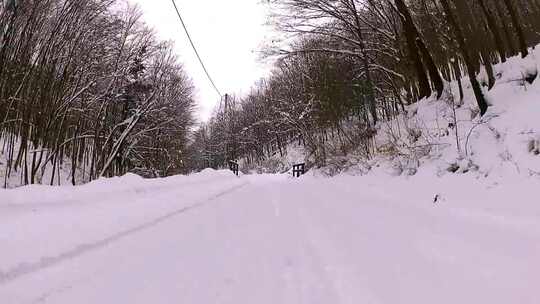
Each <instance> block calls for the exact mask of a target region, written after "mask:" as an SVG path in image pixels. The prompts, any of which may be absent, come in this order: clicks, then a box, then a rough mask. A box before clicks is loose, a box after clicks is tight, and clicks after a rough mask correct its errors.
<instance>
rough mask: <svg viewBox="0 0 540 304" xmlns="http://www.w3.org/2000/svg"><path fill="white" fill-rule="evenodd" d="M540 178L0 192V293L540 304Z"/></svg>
mask: <svg viewBox="0 0 540 304" xmlns="http://www.w3.org/2000/svg"><path fill="white" fill-rule="evenodd" d="M538 186H540V184H539V183H538V181H537V180H535V179H531V178H526V177H521V178H520V179H517V178H516V179H514V181H513V182H512V183H510V182H508V183H505V184H504V185H501V184H498V185H496V184H490V185H486V183H485V181H482V180H478V179H476V178H475V177H474V176H473V175H447V176H443V177H440V178H433V177H432V175H423V174H422V173H421V172H420V173H419V174H417V175H415V176H412V177H409V178H408V179H404V178H402V177H389V176H388V174H387V173H385V172H383V171H379V172H378V173H376V172H374V173H372V174H371V175H368V176H362V177H352V176H346V175H343V176H340V177H335V178H321V177H315V176H304V177H303V178H301V179H292V178H289V177H287V176H286V175H245V176H242V177H240V178H238V177H236V176H234V175H232V174H231V173H230V172H223V171H212V170H206V171H204V172H202V173H199V174H196V175H191V176H187V177H171V178H167V179H156V180H143V179H140V178H138V177H135V176H125V177H122V178H115V179H108V180H99V181H96V182H93V183H91V184H89V185H85V186H80V187H56V188H53V187H42V186H31V187H24V188H20V189H15V190H0V248H1V250H0V302H1V303H2V304H19V303H54V304H64V303H66V304H67V303H69V304H72V303H78V304H84V303H103V304H106V303H111V304H112V303H155V304H160V303H231V304H233V303H234V304H244V303H245V304H247V303H250V304H251V303H268V304H281V303H291V304H302V303H304V304H313V303H321V304H322V303H325V304H326V303H351V304H353V303H354V304H357V303H388V304H396V303H414V304H421V303H449V304H450V303H451V304H455V303H490V304H497V303H501V304H503V303H504V304H507V303H521V304H536V303H539V301H540V294H539V293H538V290H537V289H538V288H537V285H538V284H537V282H539V281H540V272H539V271H538V269H540V259H538V257H539V256H540V204H539V202H538V200H537V199H536V197H535V195H534V194H535V191H536V189H538Z"/></svg>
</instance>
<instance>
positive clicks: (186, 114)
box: [0, 0, 195, 186]
mask: <svg viewBox="0 0 540 304" xmlns="http://www.w3.org/2000/svg"><path fill="white" fill-rule="evenodd" d="M141 17H142V14H141V12H140V11H139V10H138V9H137V8H136V7H134V6H131V5H126V3H125V2H122V1H116V0H87V1H86V0H85V1H74V0H18V1H15V0H10V1H4V2H3V6H2V10H1V14H0V29H2V32H1V34H0V155H1V154H4V155H5V163H1V160H0V169H1V170H2V171H3V172H2V173H3V180H2V181H1V182H2V184H3V185H4V186H6V185H7V181H8V180H9V179H14V178H16V179H19V180H20V184H22V185H25V184H34V183H43V184H51V185H54V184H59V183H60V181H61V180H65V179H66V178H69V179H71V182H72V183H73V184H78V183H82V182H85V181H90V180H93V179H96V178H99V177H102V176H105V177H109V176H118V175H123V174H125V173H127V172H134V173H137V174H140V175H143V176H148V177H156V176H166V175H171V174H178V173H181V172H183V170H185V167H184V165H183V163H182V159H183V158H184V151H185V147H186V145H187V140H188V133H189V132H190V130H191V127H192V126H193V123H194V118H193V109H194V107H195V102H194V99H193V85H192V83H191V80H190V79H189V77H188V75H187V74H186V72H185V71H184V69H183V67H182V65H181V64H180V63H179V61H178V60H177V57H176V55H175V54H174V52H173V50H172V44H171V43H170V42H163V41H159V40H158V39H157V38H156V35H155V34H154V32H153V30H152V29H150V28H149V27H148V26H146V25H145V24H144V23H143V22H142V20H141ZM66 172H67V173H66ZM61 173H63V174H64V175H66V174H69V176H60V174H61ZM0 176H2V175H1V174H0Z"/></svg>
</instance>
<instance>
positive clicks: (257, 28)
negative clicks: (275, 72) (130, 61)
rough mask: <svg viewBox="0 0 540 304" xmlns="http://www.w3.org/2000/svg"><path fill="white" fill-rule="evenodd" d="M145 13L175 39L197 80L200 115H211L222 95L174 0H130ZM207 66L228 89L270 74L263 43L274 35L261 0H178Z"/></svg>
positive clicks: (244, 86) (239, 90)
mask: <svg viewBox="0 0 540 304" xmlns="http://www.w3.org/2000/svg"><path fill="white" fill-rule="evenodd" d="M130 1H131V2H134V3H137V4H138V5H139V6H140V8H141V9H142V10H143V12H144V20H145V21H146V23H148V24H149V25H151V26H152V27H153V28H155V29H156V32H157V33H158V35H159V37H160V38H161V39H165V40H174V41H175V45H176V50H177V53H178V55H179V56H180V60H181V61H182V62H183V63H184V66H185V67H186V70H187V72H188V73H189V75H190V76H191V78H192V79H193V81H194V83H195V86H196V90H197V92H196V93H197V94H196V98H197V101H198V103H199V113H198V116H199V118H200V119H202V120H206V119H208V117H209V116H210V114H211V112H212V109H213V108H214V107H215V105H216V104H217V103H218V102H219V96H218V95H217V93H216V92H215V91H214V90H213V88H212V86H211V84H210V83H209V81H208V80H207V78H206V76H205V74H204V71H203V70H202V68H201V66H200V65H199V63H198V61H197V57H196V56H195V54H194V53H193V50H192V49H191V46H190V45H189V41H188V40H187V38H186V35H185V33H184V31H183V29H182V27H181V25H180V22H179V20H178V17H177V16H176V13H175V11H174V7H173V6H172V3H171V0H130ZM175 1H176V4H177V6H178V8H179V9H180V13H181V14H182V17H183V18H184V21H185V22H186V25H187V27H188V30H189V31H190V34H191V37H192V38H193V40H194V43H195V45H196V46H197V48H198V50H199V53H200V55H201V57H202V58H203V61H204V62H205V65H206V67H207V68H208V70H209V72H210V74H211V76H212V77H213V78H214V81H215V83H216V85H217V86H218V88H219V89H220V90H221V92H222V93H223V94H225V93H246V92H247V91H248V90H249V88H250V87H251V85H252V84H253V83H255V82H256V81H257V80H258V79H260V78H261V77H263V76H265V75H266V74H267V73H268V65H267V64H263V63H262V62H260V61H259V53H258V51H259V50H260V46H261V44H262V43H264V41H265V40H266V39H267V37H269V35H271V31H270V28H269V27H267V26H265V25H264V24H265V22H266V21H267V19H266V15H267V10H266V8H265V6H263V5H261V4H259V0H175Z"/></svg>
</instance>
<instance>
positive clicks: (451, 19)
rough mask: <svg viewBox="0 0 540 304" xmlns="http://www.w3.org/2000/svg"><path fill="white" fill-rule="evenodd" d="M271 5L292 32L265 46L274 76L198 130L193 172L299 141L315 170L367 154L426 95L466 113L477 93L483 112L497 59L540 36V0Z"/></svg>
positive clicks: (327, 0)
mask: <svg viewBox="0 0 540 304" xmlns="http://www.w3.org/2000/svg"><path fill="white" fill-rule="evenodd" d="M266 2H267V4H268V5H269V6H270V7H271V8H272V12H273V13H272V16H271V21H272V23H273V24H274V26H275V27H276V28H277V29H278V30H279V31H280V33H282V34H283V37H284V38H282V39H281V41H278V42H275V43H273V44H272V43H270V44H269V45H268V47H267V48H266V49H265V56H269V57H272V58H276V60H275V64H274V67H273V72H272V73H271V75H270V76H269V77H267V78H265V79H263V80H261V81H260V82H259V83H257V84H256V85H255V86H253V88H252V89H251V91H250V94H248V95H247V96H229V95H227V96H225V97H224V99H223V100H222V102H221V104H220V107H219V108H218V109H216V111H215V113H214V115H213V117H212V119H211V120H210V121H209V122H208V123H207V124H205V125H203V126H202V127H201V128H200V129H198V130H197V131H196V132H195V134H194V142H193V145H192V146H191V149H192V153H190V155H191V156H192V157H193V158H191V159H190V164H191V166H192V167H194V168H205V167H214V168H217V167H222V166H225V165H226V163H227V162H228V161H229V160H232V159H243V160H245V164H246V167H247V168H248V169H249V168H250V166H251V167H253V166H255V165H256V164H257V163H258V162H261V161H263V160H264V159H267V158H268V157H270V156H272V155H276V154H278V155H279V154H281V155H283V154H286V153H287V151H286V150H287V145H288V144H290V143H291V142H295V141H297V142H300V143H301V144H302V145H304V146H305V148H306V151H307V153H306V154H308V155H309V158H310V159H311V160H312V164H310V165H311V166H317V167H321V166H325V165H326V163H327V160H328V159H329V157H330V156H332V155H341V156H347V155H348V154H349V153H351V152H352V151H356V152H357V153H360V154H361V156H362V157H363V158H366V159H369V158H371V157H373V156H374V155H376V154H377V153H379V151H378V150H377V147H375V145H374V143H373V141H374V137H375V135H376V134H377V132H378V131H379V126H380V125H381V124H382V123H384V122H386V121H389V120H392V119H393V118H395V117H396V116H398V115H400V114H401V113H403V112H405V111H406V109H407V106H409V105H412V104H415V103H417V102H418V101H419V100H422V99H424V98H436V99H438V100H439V101H440V102H446V103H451V104H452V106H454V107H455V108H458V107H460V106H461V105H462V103H463V99H464V87H467V88H472V91H473V92H474V96H473V98H474V99H475V100H476V105H475V108H474V111H473V113H472V116H477V117H481V116H482V115H484V114H485V113H486V111H487V110H488V107H489V102H488V101H487V100H486V97H485V94H486V92H489V90H490V89H491V88H492V87H493V86H494V84H495V82H496V80H497V78H498V76H500V75H497V74H496V72H494V69H493V66H494V65H495V64H498V63H504V62H505V61H506V60H507V59H508V58H510V57H512V56H517V55H519V56H521V57H523V58H525V57H527V56H528V53H529V50H530V48H531V47H534V46H535V45H537V44H538V43H539V41H540V39H539V38H540V34H539V30H540V1H538V0H268V1H266ZM479 75H485V76H486V77H479ZM536 76H537V75H536V72H534V71H533V72H531V73H530V74H527V75H522V77H521V78H522V79H520V80H521V81H527V82H529V83H530V82H533V81H534V80H535V78H536ZM463 80H466V82H465V81H463ZM518 80H519V79H518ZM450 82H457V83H458V86H459V93H457V94H455V93H451V92H449V91H450V90H449V88H448V84H449V83H450ZM454 95H456V96H454ZM399 128H403V126H400V127H399ZM411 135H412V136H413V137H414V136H416V135H415V134H411Z"/></svg>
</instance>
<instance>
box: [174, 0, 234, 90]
mask: <svg viewBox="0 0 540 304" xmlns="http://www.w3.org/2000/svg"><path fill="white" fill-rule="evenodd" d="M171 2H172V4H173V6H174V9H175V10H176V14H177V15H178V19H180V23H181V24H182V27H183V28H184V31H185V32H186V36H187V38H188V40H189V43H190V44H191V47H192V48H193V51H194V52H195V55H197V59H199V62H200V63H201V66H202V68H203V70H204V73H205V74H206V77H208V80H210V83H211V84H212V87H214V90H216V92H217V93H218V95H219V96H220V97H223V95H221V92H220V91H219V89H218V88H217V86H216V84H215V82H214V80H213V79H212V77H211V76H210V73H208V70H207V69H206V66H205V65H204V62H203V61H202V59H201V56H200V55H199V52H198V51H197V48H196V47H195V44H194V43H193V40H192V39H191V35H190V34H189V31H188V30H187V27H186V24H185V23H184V19H183V18H182V15H181V14H180V11H179V10H178V7H177V6H176V2H174V0H171Z"/></svg>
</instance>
